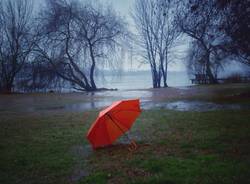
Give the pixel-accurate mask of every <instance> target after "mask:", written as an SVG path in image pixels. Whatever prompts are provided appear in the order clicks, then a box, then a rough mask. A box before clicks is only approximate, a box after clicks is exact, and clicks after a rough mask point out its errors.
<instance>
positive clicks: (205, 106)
mask: <svg viewBox="0 0 250 184" xmlns="http://www.w3.org/2000/svg"><path fill="white" fill-rule="evenodd" d="M143 107H144V108H145V109H152V108H161V109H170V110H177V111H197V112H203V111H213V110H233V109H235V110H237V109H249V108H250V106H247V105H240V104H216V103H212V102H205V101H175V102H169V103H167V102H165V103H163V102H160V103H151V102H150V103H145V104H144V105H143Z"/></svg>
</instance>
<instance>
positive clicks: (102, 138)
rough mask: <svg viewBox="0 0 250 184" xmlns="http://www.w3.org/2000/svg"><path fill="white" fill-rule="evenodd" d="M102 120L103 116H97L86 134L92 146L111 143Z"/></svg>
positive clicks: (103, 119)
mask: <svg viewBox="0 0 250 184" xmlns="http://www.w3.org/2000/svg"><path fill="white" fill-rule="evenodd" d="M104 121H105V117H102V118H98V119H97V121H96V123H95V124H94V126H93V127H92V129H91V131H90V133H89V134H88V139H89V140H90V142H91V144H92V145H93V147H94V148H96V147H99V146H104V145H109V144H111V143H112V142H111V141H110V137H109V135H108V133H107V127H106V124H105V123H104Z"/></svg>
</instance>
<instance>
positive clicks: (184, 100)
mask: <svg viewBox="0 0 250 184" xmlns="http://www.w3.org/2000/svg"><path fill="white" fill-rule="evenodd" d="M242 94H244V95H242ZM249 94H250V86H249V85H246V84H245V85H240V84H232V85H218V86H216V85H215V86H186V87H179V88H171V87H170V88H160V89H138V90H118V91H101V92H93V93H65V94H59V93H52V94H17V95H0V111H4V112H5V111H9V112H29V113H30V112H40V111H41V112H46V111H62V112H63V111H69V112H71V111H72V112H82V111H89V110H94V109H102V108H104V107H106V106H109V105H110V104H112V102H114V101H117V100H125V99H135V98H139V99H140V101H141V107H142V109H154V108H162V109H171V110H177V111H210V110H221V109H249V104H247V105H246V104H235V103H231V101H232V102H233V100H232V99H234V98H243V97H244V98H249V96H250V95H249ZM216 99H220V101H219V102H218V100H216ZM221 101H223V102H221Z"/></svg>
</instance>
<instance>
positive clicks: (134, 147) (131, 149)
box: [128, 140, 138, 151]
mask: <svg viewBox="0 0 250 184" xmlns="http://www.w3.org/2000/svg"><path fill="white" fill-rule="evenodd" d="M137 148H138V146H137V144H136V142H135V141H134V140H131V142H130V145H129V148H128V150H129V151H135V150H136V149H137Z"/></svg>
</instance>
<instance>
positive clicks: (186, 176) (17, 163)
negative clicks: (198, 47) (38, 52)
mask: <svg viewBox="0 0 250 184" xmlns="http://www.w3.org/2000/svg"><path fill="white" fill-rule="evenodd" d="M96 114H97V112H96V111H92V112H88V113H63V114H62V113H53V114H49V115H47V116H44V115H26V116H23V115H18V114H9V115H7V114H5V115H4V116H3V114H1V117H2V118H1V134H0V139H1V142H0V149H1V154H0V160H1V165H0V176H1V178H0V183H6V184H7V183H70V182H73V183H107V182H109V183H118V182H119V183H250V178H249V176H250V169H249V165H250V143H249V140H250V121H249V120H250V110H244V111H243V110H241V111H236V110H235V111H214V112H175V111H168V110H151V111H144V112H143V113H142V115H141V116H140V118H139V119H138V120H137V122H136V123H135V126H134V127H133V129H132V131H131V136H132V137H133V136H137V135H138V136H139V137H140V141H138V144H139V148H138V150H136V151H134V152H130V151H128V149H127V146H126V145H123V144H119V143H118V144H117V145H115V146H113V147H109V148H106V149H101V150H97V151H94V152H92V151H90V148H89V146H87V144H88V143H87V141H86V139H85V134H86V131H87V129H88V127H89V125H90V123H91V122H92V121H93V120H94V118H95V116H96ZM77 148H79V149H77ZM84 149H87V151H86V152H89V153H86V154H85V151H84ZM77 150H78V151H77ZM81 172H86V173H85V175H88V176H86V177H80V176H81V175H80V176H77V173H81ZM83 175H84V174H83ZM78 177H79V178H78Z"/></svg>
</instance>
